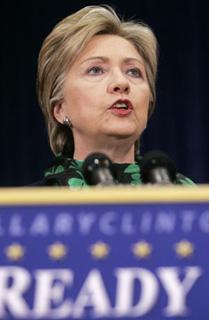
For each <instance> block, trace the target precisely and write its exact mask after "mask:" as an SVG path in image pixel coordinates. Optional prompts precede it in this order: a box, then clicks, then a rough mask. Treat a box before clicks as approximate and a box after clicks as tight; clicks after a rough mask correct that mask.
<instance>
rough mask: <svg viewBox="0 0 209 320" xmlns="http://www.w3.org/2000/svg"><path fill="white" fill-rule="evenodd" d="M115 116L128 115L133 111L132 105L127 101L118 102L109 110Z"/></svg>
mask: <svg viewBox="0 0 209 320" xmlns="http://www.w3.org/2000/svg"><path fill="white" fill-rule="evenodd" d="M109 109H110V110H112V111H113V112H114V113H115V114H117V115H122V116H125V115H128V114H129V113H130V112H131V111H132V110H133V105H132V103H131V102H130V101H129V100H118V101H116V102H115V103H114V104H113V105H112V106H111V107H110V108H109Z"/></svg>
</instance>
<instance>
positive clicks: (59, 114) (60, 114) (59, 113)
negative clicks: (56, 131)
mask: <svg viewBox="0 0 209 320" xmlns="http://www.w3.org/2000/svg"><path fill="white" fill-rule="evenodd" d="M53 115H54V118H55V119H56V120H57V121H58V122H60V123H63V120H64V118H65V115H64V110H63V105H62V103H57V104H55V106H54V109H53Z"/></svg>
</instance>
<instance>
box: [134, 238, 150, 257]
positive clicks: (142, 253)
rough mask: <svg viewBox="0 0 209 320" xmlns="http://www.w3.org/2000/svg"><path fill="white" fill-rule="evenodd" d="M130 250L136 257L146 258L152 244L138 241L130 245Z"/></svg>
mask: <svg viewBox="0 0 209 320" xmlns="http://www.w3.org/2000/svg"><path fill="white" fill-rule="evenodd" d="M132 251H133V254H134V255H135V256H136V257H138V258H147V257H148V256H150V254H151V252H152V246H151V245H150V244H149V243H148V242H146V241H138V242H136V243H135V244H134V245H133V246H132Z"/></svg>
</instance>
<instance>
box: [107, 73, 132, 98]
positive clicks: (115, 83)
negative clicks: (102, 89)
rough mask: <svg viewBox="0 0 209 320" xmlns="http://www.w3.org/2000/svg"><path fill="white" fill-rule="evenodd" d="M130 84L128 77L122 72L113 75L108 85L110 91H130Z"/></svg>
mask: <svg viewBox="0 0 209 320" xmlns="http://www.w3.org/2000/svg"><path fill="white" fill-rule="evenodd" d="M129 91H130V85H129V81H128V80H127V79H126V77H125V76H124V75H123V74H122V73H120V74H115V75H113V76H112V77H111V80H110V82H109V85H108V92H109V93H126V94H127V93H129Z"/></svg>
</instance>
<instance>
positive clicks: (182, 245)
mask: <svg viewBox="0 0 209 320" xmlns="http://www.w3.org/2000/svg"><path fill="white" fill-rule="evenodd" d="M174 247H175V251H176V253H177V255H178V256H180V257H181V258H187V257H189V256H191V255H192V254H193V252H194V246H193V244H192V243H191V242H189V241H187V240H181V241H180V242H177V243H176V244H175V246H174Z"/></svg>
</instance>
